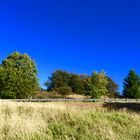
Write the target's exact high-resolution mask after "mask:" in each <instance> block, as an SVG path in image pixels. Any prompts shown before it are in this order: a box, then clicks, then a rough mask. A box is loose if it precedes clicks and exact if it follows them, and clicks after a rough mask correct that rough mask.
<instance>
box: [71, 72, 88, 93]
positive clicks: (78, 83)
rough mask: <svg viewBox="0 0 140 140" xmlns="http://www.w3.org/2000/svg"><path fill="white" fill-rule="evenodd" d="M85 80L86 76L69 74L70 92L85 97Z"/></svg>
mask: <svg viewBox="0 0 140 140" xmlns="http://www.w3.org/2000/svg"><path fill="white" fill-rule="evenodd" d="M86 80H87V76H86V75H77V74H71V80H70V87H71V88H72V92H73V93H76V94H81V95H85V94H86V90H85V86H86Z"/></svg>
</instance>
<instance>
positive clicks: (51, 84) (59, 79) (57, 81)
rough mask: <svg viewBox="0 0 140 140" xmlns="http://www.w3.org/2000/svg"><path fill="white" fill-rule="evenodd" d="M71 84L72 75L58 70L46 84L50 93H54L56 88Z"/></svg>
mask: <svg viewBox="0 0 140 140" xmlns="http://www.w3.org/2000/svg"><path fill="white" fill-rule="evenodd" d="M69 82H70V75H69V73H67V72H66V71H61V70H57V71H55V72H54V73H52V75H51V77H49V80H48V81H47V82H46V83H45V85H46V86H47V87H48V91H53V90H54V89H56V88H59V87H63V86H67V85H68V84H69Z"/></svg>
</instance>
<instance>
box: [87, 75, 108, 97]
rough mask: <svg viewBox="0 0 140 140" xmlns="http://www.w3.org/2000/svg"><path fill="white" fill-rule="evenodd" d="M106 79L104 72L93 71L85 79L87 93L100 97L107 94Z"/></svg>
mask: <svg viewBox="0 0 140 140" xmlns="http://www.w3.org/2000/svg"><path fill="white" fill-rule="evenodd" d="M107 84H108V80H107V78H106V75H105V73H104V72H99V73H98V72H93V73H92V76H91V77H89V78H88V80H87V95H90V96H91V97H92V98H101V97H102V96H107V95H108V90H107V88H106V86H107Z"/></svg>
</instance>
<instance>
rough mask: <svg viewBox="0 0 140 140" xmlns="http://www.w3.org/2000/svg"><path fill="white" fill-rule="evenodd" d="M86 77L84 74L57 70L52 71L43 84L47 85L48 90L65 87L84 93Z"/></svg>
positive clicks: (63, 88) (74, 91)
mask: <svg viewBox="0 0 140 140" xmlns="http://www.w3.org/2000/svg"><path fill="white" fill-rule="evenodd" d="M86 78H87V76H86V75H77V74H71V73H68V72H66V71H61V70H58V71H55V72H54V73H52V75H51V77H49V80H48V81H47V82H46V84H45V85H46V86H47V87H48V91H55V90H56V91H58V90H63V91H65V89H69V90H68V91H71V92H73V93H76V94H83V95H84V94H85V80H86ZM70 88H71V90H70ZM58 93H61V92H58ZM68 93H70V92H68ZM68 93H67V94H68ZM65 94H66V93H65Z"/></svg>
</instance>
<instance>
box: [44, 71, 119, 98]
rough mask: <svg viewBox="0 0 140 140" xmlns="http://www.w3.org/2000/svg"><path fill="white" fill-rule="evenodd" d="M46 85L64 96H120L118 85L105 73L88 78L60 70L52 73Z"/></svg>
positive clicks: (94, 74)
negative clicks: (72, 94) (73, 94)
mask: <svg viewBox="0 0 140 140" xmlns="http://www.w3.org/2000/svg"><path fill="white" fill-rule="evenodd" d="M45 85H46V86H47V87H48V91H55V92H57V93H58V94H63V95H67V94H71V93H75V94H81V95H89V96H91V97H92V98H100V97H102V96H109V97H115V96H116V95H117V94H118V85H117V84H116V83H115V82H114V81H113V80H112V79H111V78H110V77H108V76H107V75H106V74H105V72H104V71H102V72H93V73H92V75H91V76H88V75H77V74H73V73H68V72H66V71H61V70H58V71H55V72H54V73H52V75H51V77H49V80H48V81H47V82H46V83H45Z"/></svg>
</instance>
